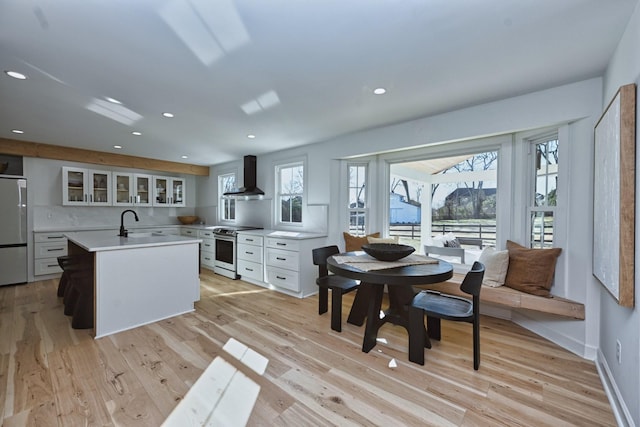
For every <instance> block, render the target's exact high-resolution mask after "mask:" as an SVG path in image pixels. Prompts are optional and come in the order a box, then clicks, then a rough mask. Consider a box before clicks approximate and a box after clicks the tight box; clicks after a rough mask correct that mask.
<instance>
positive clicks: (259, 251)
mask: <svg viewBox="0 0 640 427" xmlns="http://www.w3.org/2000/svg"><path fill="white" fill-rule="evenodd" d="M236 258H237V267H236V268H237V272H238V274H239V275H240V278H241V279H244V280H250V281H257V282H264V251H263V238H262V236H254V235H246V234H242V233H238V246H237V249H236Z"/></svg>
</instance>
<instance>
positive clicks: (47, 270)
mask: <svg viewBox="0 0 640 427" xmlns="http://www.w3.org/2000/svg"><path fill="white" fill-rule="evenodd" d="M33 267H34V275H36V276H40V275H43V274H56V273H62V269H61V268H60V266H59V265H58V259H57V258H42V259H37V260H35V261H34V266H33Z"/></svg>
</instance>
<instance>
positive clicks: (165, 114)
mask: <svg viewBox="0 0 640 427" xmlns="http://www.w3.org/2000/svg"><path fill="white" fill-rule="evenodd" d="M162 115H163V116H164V117H167V118H169V119H170V118H172V117H173V113H162Z"/></svg>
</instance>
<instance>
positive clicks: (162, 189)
mask: <svg viewBox="0 0 640 427" xmlns="http://www.w3.org/2000/svg"><path fill="white" fill-rule="evenodd" d="M153 191H154V198H153V205H154V206H177V207H182V206H185V193H184V191H185V184H184V179H183V178H175V177H166V176H154V177H153Z"/></svg>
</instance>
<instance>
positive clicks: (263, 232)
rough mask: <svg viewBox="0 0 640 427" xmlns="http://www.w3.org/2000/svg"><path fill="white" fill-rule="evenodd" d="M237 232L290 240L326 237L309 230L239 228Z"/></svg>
mask: <svg viewBox="0 0 640 427" xmlns="http://www.w3.org/2000/svg"><path fill="white" fill-rule="evenodd" d="M238 233H239V234H240V233H241V234H250V235H252V236H263V237H277V238H281V239H291V240H305V239H317V238H319V237H327V235H326V234H323V233H310V232H304V231H279V230H267V229H258V230H241V231H238Z"/></svg>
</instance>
